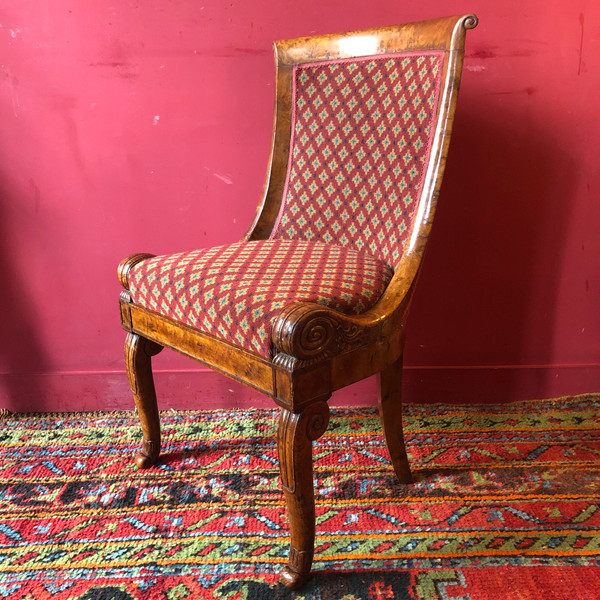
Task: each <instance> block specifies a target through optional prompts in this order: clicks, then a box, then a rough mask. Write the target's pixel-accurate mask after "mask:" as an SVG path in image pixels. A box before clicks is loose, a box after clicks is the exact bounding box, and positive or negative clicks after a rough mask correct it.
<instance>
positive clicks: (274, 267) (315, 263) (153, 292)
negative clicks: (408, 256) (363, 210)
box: [128, 240, 393, 357]
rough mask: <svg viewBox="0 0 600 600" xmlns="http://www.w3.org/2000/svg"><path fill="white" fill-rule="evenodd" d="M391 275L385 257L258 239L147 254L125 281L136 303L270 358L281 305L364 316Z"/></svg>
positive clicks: (335, 247)
mask: <svg viewBox="0 0 600 600" xmlns="http://www.w3.org/2000/svg"><path fill="white" fill-rule="evenodd" d="M392 275H393V271H392V269H391V268H390V267H389V266H387V265H386V264H385V263H384V262H382V261H380V260H378V259H376V258H374V257H372V256H370V255H369V254H367V253H366V252H358V251H356V250H354V249H352V248H349V247H342V246H338V245H335V244H324V243H322V242H310V241H303V240H300V241H290V240H260V241H253V242H240V243H238V244H232V245H230V246H219V247H216V248H208V249H204V250H195V251H193V252H186V253H182V254H173V255H170V256H157V257H154V258H151V259H147V260H144V261H142V262H140V263H138V264H136V265H135V266H134V267H133V268H132V269H131V271H130V273H129V277H128V280H129V289H130V292H131V297H132V300H133V302H135V303H136V304H140V305H142V306H144V307H146V308H148V309H150V310H152V311H155V312H158V313H160V314H163V315H165V316H167V317H171V318H172V319H175V320H176V321H179V322H181V323H185V324H186V325H190V326H191V327H194V328H195V329H199V330H201V331H203V332H205V333H208V334H210V335H213V336H215V337H217V338H220V339H222V340H224V341H226V342H229V343H231V344H234V345H236V346H241V347H243V348H245V349H247V350H250V351H252V352H255V353H258V354H261V355H263V356H265V357H271V356H272V348H271V332H272V328H273V322H274V320H275V318H276V317H277V315H278V314H279V313H280V312H281V310H282V309H283V308H285V307H286V306H288V305H289V304H292V303H294V302H300V301H306V302H317V303H320V304H324V305H327V306H329V307H331V308H334V309H336V310H339V311H341V312H345V313H361V312H364V311H365V310H367V309H369V308H370V307H371V306H373V305H374V304H375V302H377V300H378V299H379V297H380V296H381V294H382V293H383V291H384V290H385V288H386V286H387V284H388V283H389V282H390V280H391V278H392Z"/></svg>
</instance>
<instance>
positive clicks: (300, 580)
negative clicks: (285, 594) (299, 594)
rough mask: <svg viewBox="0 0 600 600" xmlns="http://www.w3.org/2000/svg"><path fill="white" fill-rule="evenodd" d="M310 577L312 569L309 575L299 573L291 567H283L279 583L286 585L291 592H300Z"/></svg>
mask: <svg viewBox="0 0 600 600" xmlns="http://www.w3.org/2000/svg"><path fill="white" fill-rule="evenodd" d="M309 577H310V568H309V571H308V573H297V572H296V571H293V570H292V569H290V567H289V566H285V567H283V569H282V570H281V573H279V583H281V584H283V585H285V587H286V588H289V589H290V590H299V589H300V588H301V587H303V586H304V584H305V583H306V582H307V581H308V579H309Z"/></svg>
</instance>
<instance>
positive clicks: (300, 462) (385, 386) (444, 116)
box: [119, 15, 477, 588]
mask: <svg viewBox="0 0 600 600" xmlns="http://www.w3.org/2000/svg"><path fill="white" fill-rule="evenodd" d="M476 24H477V18H476V17H475V16H474V15H465V16H459V17H448V18H442V19H435V20H430V21H423V22H419V23H409V24H405V25H400V26H394V27H385V28H379V29H373V30H366V31H357V32H350V33H346V34H340V35H328V36H318V37H310V38H302V39H296V40H287V41H280V42H276V43H275V55H276V68H277V92H276V93H277V97H276V98H277V101H276V108H275V118H274V133H273V141H272V151H271V160H270V164H269V168H268V171H267V178H266V182H265V188H264V195H263V200H262V203H261V204H260V206H259V208H258V211H257V214H256V217H255V220H254V223H253V224H252V226H251V227H250V228H249V230H248V232H247V233H246V235H245V237H244V240H260V239H267V238H268V237H269V235H270V234H271V232H272V230H273V227H274V225H275V222H276V219H277V215H278V213H279V210H280V206H281V202H282V198H283V193H284V185H285V179H286V172H287V168H288V156H289V152H290V138H291V127H292V78H293V68H294V65H298V64H302V63H308V62H310V63H314V62H318V61H321V60H332V59H344V58H350V57H359V56H367V55H371V54H380V53H393V52H401V51H427V50H436V51H443V52H444V60H443V67H442V69H443V70H442V84H441V90H440V94H441V95H440V100H439V108H438V111H437V113H436V116H435V120H434V126H435V131H434V133H433V145H432V148H431V153H430V159H429V162H428V164H427V166H426V169H427V171H426V174H425V179H424V181H425V184H424V185H423V188H422V190H421V191H420V199H419V204H418V208H417V212H416V219H415V221H414V224H413V226H412V230H411V231H410V237H409V242H408V246H407V248H406V249H405V252H404V254H403V256H402V258H401V260H400V263H399V265H398V266H397V268H396V270H395V274H394V276H393V279H392V281H391V282H390V284H389V285H388V287H387V289H386V291H385V292H384V294H383V296H382V297H381V298H380V300H379V301H378V302H377V303H376V304H375V306H373V307H372V308H371V309H370V310H368V311H367V312H365V313H363V314H360V315H352V316H351V315H347V314H342V313H340V312H337V311H335V310H331V309H329V308H327V307H324V306H321V305H316V304H311V303H296V304H293V305H290V306H288V307H286V308H285V309H284V310H282V312H281V313H280V314H279V316H278V318H277V319H276V322H275V324H274V329H273V335H272V341H273V344H274V347H275V348H276V350H277V353H276V354H275V356H274V358H273V359H272V360H269V359H267V358H265V357H263V356H260V355H258V354H254V353H252V352H249V351H247V350H244V349H241V348H239V347H236V346H233V345H231V344H228V343H226V342H224V341H221V340H219V339H217V338H215V337H212V336H210V335H207V334H205V333H202V332H201V331H198V330H195V329H193V328H191V327H189V326H186V325H183V324H181V323H179V322H176V321H174V320H172V319H170V318H167V317H164V316H162V315H160V314H158V313H155V312H153V311H150V310H148V309H146V308H143V307H142V306H139V305H136V304H135V303H133V302H132V299H131V294H130V293H129V291H128V273H129V270H130V269H131V268H132V267H133V266H134V265H136V264H137V263H138V262H139V261H141V260H143V259H145V258H148V257H150V256H152V255H149V254H134V255H132V256H130V257H128V258H127V259H125V260H124V261H123V262H122V263H121V265H120V266H119V279H120V281H121V283H122V284H123V286H124V288H125V291H123V292H122V293H121V298H120V311H121V322H122V326H123V328H124V329H125V330H126V331H127V332H128V336H127V340H126V344H125V362H126V367H127V373H128V376H129V382H130V386H131V390H132V392H133V396H134V399H135V404H136V408H137V411H138V414H139V418H140V422H141V426H142V430H143V447H142V450H141V452H140V453H139V454H138V455H137V457H136V462H137V465H138V466H139V467H140V468H146V467H149V466H151V465H153V464H154V463H155V462H156V461H157V459H158V456H159V452H160V421H159V412H158V407H157V401H156V393H155V389H154V383H153V379H152V367H151V357H152V356H153V355H155V354H156V353H157V352H159V351H160V350H161V349H162V348H163V347H168V348H172V349H173V350H176V351H178V352H180V353H182V354H185V355H187V356H189V357H191V358H194V359H196V360H198V361H200V362H202V363H203V364H205V365H208V366H209V367H211V368H212V369H215V370H217V371H220V372H221V373H224V374H225V375H227V376H229V377H232V378H233V379H236V380H238V381H241V382H243V383H245V384H247V385H249V386H251V387H253V388H255V389H257V390H260V391H261V392H263V393H264V394H267V395H268V396H270V397H272V398H273V399H274V401H275V402H276V403H277V404H278V405H279V406H280V407H281V416H280V421H279V429H278V453H279V461H280V470H281V479H282V484H283V491H284V494H285V499H286V502H287V507H288V513H289V521H290V535H291V545H290V553H289V560H288V564H287V565H286V566H285V567H284V569H283V571H282V572H281V575H280V581H281V582H282V583H284V584H285V585H287V586H288V587H291V588H297V587H300V586H301V585H302V584H303V583H304V582H305V581H306V579H307V578H308V576H309V573H310V569H311V564H312V559H313V553H314V539H315V504H314V491H313V469H312V441H313V440H316V439H317V438H319V437H320V436H321V435H322V434H323V433H324V432H325V430H326V428H327V424H328V420H329V410H328V405H327V400H328V399H329V397H330V396H331V394H332V392H333V391H335V390H338V389H340V388H342V387H344V386H347V385H349V384H351V383H354V382H356V381H359V380H361V379H364V378H366V377H369V376H371V375H374V374H379V409H380V416H381V420H382V424H383V429H384V432H385V437H386V441H387V445H388V448H389V452H390V456H391V461H392V465H393V467H394V470H395V472H396V475H397V476H398V479H399V480H400V481H401V482H403V483H410V482H411V473H410V468H409V464H408V459H407V455H406V450H405V446H404V439H403V433H402V403H401V372H402V355H403V347H404V337H405V335H404V332H405V323H406V317H407V309H408V307H409V303H410V299H411V296H412V293H413V289H414V286H415V281H416V278H417V274H418V271H419V267H420V265H421V259H422V257H423V253H424V250H425V245H426V242H427V238H428V236H429V232H430V229H431V225H432V220H433V216H434V212H435V208H436V204H437V199H438V194H439V191H440V185H441V182H442V175H443V172H444V166H445V162H446V155H447V152H448V145H449V141H450V133H451V129H452V122H453V117H454V111H455V106H456V100H457V93H458V87H459V81H460V75H461V71H462V62H463V55H464V43H465V34H466V30H467V29H471V28H473V27H475V26H476ZM348 40H350V42H349V41H348Z"/></svg>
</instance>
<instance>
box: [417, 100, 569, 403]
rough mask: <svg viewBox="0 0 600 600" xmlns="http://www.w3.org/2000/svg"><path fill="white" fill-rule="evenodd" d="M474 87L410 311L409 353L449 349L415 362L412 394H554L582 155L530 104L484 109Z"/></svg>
mask: <svg viewBox="0 0 600 600" xmlns="http://www.w3.org/2000/svg"><path fill="white" fill-rule="evenodd" d="M464 99H465V98H464V97H463V104H460V102H459V105H460V110H459V111H458V112H457V115H456V121H455V128H454V134H453V140H452V144H451V148H450V153H449V158H448V165H447V170H446V175H445V180H444V184H443V188H442V193H441V201H440V204H439V208H438V212H437V215H436V222H435V225H434V228H433V233H432V237H431V240H430V244H429V247H428V251H427V256H426V259H425V263H424V266H423V273H422V277H421V279H420V281H419V285H418V287H417V290H416V293H415V299H414V303H413V309H412V310H413V313H412V314H411V318H409V325H408V334H407V353H406V357H407V363H408V364H414V362H417V361H418V363H420V364H424V365H435V364H436V362H435V361H436V360H437V364H440V362H439V348H440V346H442V347H446V348H448V349H449V352H448V356H447V358H446V359H445V362H444V365H443V366H441V368H440V370H439V371H437V372H435V371H427V370H419V369H418V367H416V368H415V371H414V372H412V373H407V384H408V382H409V381H410V384H409V385H410V388H411V389H410V391H409V392H408V393H407V396H406V397H407V399H410V398H411V397H413V398H414V399H415V400H418V401H444V400H447V401H456V402H460V401H468V402H473V401H481V402H492V401H499V402H502V401H509V400H515V399H524V398H527V397H529V398H533V397H546V395H547V394H553V393H554V392H555V387H552V386H550V385H549V384H550V382H549V377H551V376H552V377H553V376H554V375H551V371H552V369H548V368H541V367H542V366H543V365H549V364H552V363H553V362H554V357H553V354H554V352H553V338H554V335H553V327H554V321H553V319H554V318H555V316H556V315H555V305H556V298H557V293H558V290H559V287H560V270H559V268H558V266H559V265H560V264H561V255H562V253H563V248H564V243H565V238H566V234H567V231H568V226H569V217H570V215H569V212H570V211H569V205H570V201H571V198H572V193H573V186H574V179H575V177H576V171H575V168H576V167H575V160H574V159H573V157H572V156H570V155H569V154H567V153H566V152H565V150H564V149H563V148H562V147H561V146H560V145H559V144H558V142H557V140H554V139H552V138H551V137H550V136H549V135H548V134H547V132H546V131H545V130H543V129H542V128H541V127H540V124H539V122H537V121H535V120H534V119H532V118H531V117H530V116H529V117H528V114H527V111H523V110H522V109H521V107H519V110H520V111H521V112H517V111H516V109H513V110H514V112H513V113H511V112H510V111H509V110H508V109H506V110H502V109H501V108H498V106H497V103H495V102H494V105H493V106H492V102H488V103H487V106H488V107H489V109H490V111H489V114H483V113H481V107H482V106H486V104H485V103H478V104H476V105H475V106H472V107H469V105H466V106H465V104H464ZM415 323H417V325H416V326H415ZM411 324H412V325H411ZM436 348H437V354H436ZM413 357H414V358H413ZM446 366H449V367H448V368H445V367H446Z"/></svg>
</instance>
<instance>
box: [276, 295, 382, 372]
mask: <svg viewBox="0 0 600 600" xmlns="http://www.w3.org/2000/svg"><path fill="white" fill-rule="evenodd" d="M382 321H383V320H382V319H381V318H380V317H377V316H376V315H373V314H372V313H369V312H367V313H363V314H362V315H356V316H353V315H346V314H344V313H340V312H338V311H336V310H333V309H330V308H327V307H326V306H322V305H320V304H315V303H311V302H298V303H295V304H290V305H289V306H287V307H286V308H285V309H284V310H283V311H281V313H280V314H279V316H278V317H277V319H276V320H275V323H274V325H273V333H272V340H273V344H274V345H275V348H276V349H277V351H278V352H282V353H284V354H287V355H288V356H293V357H294V358H296V359H298V360H315V359H322V358H327V357H330V356H335V355H337V354H341V353H343V352H347V351H349V350H351V349H354V348H357V347H360V346H364V345H367V344H369V343H370V342H372V341H374V340H375V339H377V337H378V336H379V333H380V329H381V324H382Z"/></svg>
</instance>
